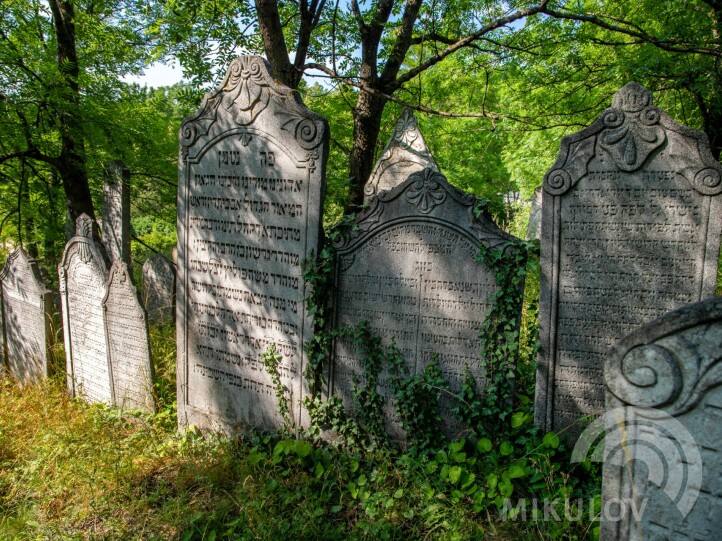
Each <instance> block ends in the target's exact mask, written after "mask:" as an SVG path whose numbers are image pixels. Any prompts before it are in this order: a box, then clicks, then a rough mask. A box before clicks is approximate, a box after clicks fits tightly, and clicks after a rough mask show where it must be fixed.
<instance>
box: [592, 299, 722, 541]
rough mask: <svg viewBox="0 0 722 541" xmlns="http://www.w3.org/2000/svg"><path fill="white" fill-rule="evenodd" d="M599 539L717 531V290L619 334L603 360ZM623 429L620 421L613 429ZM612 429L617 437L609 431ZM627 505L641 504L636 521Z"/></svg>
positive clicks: (720, 484) (714, 534) (721, 459)
mask: <svg viewBox="0 0 722 541" xmlns="http://www.w3.org/2000/svg"><path fill="white" fill-rule="evenodd" d="M604 378H605V381H606V384H607V398H606V406H607V409H608V410H609V411H610V416H611V417H614V419H617V420H618V423H619V424H617V425H615V426H614V429H613V430H608V431H607V434H606V438H605V442H606V443H607V449H606V453H607V457H606V460H605V462H604V469H603V481H602V486H603V505H607V506H608V507H610V508H612V505H615V504H617V502H623V506H624V509H625V510H626V512H625V513H624V514H622V519H621V520H611V519H615V518H616V516H617V514H618V512H617V513H610V516H609V517H605V520H603V521H602V524H601V539H602V540H603V541H613V540H617V539H629V540H631V541H639V540H643V539H695V540H697V539H700V540H701V539H717V538H718V537H719V531H718V530H719V517H720V516H722V386H721V385H720V384H722V298H720V297H716V298H711V299H708V300H705V301H703V302H701V303H696V304H691V305H687V306H684V307H683V308H680V309H678V310H675V311H673V312H671V313H668V314H666V315H664V316H662V317H660V318H658V319H656V320H654V321H651V322H649V323H648V324H646V325H644V326H643V327H641V328H639V329H637V330H635V331H634V332H632V333H631V334H630V335H628V336H627V337H626V338H625V339H624V340H623V341H622V342H621V343H620V344H619V345H618V346H617V348H616V349H615V351H614V353H613V355H612V356H611V357H610V359H609V360H608V361H607V363H606V364H605V367H604ZM622 427H623V428H622ZM612 436H616V437H612ZM632 505H634V506H636V509H638V510H643V512H642V515H641V520H636V519H635V518H634V515H633V514H632Z"/></svg>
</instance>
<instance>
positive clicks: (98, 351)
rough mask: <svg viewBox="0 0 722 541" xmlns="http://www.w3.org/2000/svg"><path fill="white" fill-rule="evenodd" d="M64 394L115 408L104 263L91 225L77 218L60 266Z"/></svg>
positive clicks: (106, 273)
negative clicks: (105, 314) (105, 320)
mask: <svg viewBox="0 0 722 541" xmlns="http://www.w3.org/2000/svg"><path fill="white" fill-rule="evenodd" d="M58 277H59V284H60V304H61V310H62V314H63V336H64V337H65V358H66V370H67V374H68V392H69V393H70V394H71V395H72V396H82V397H83V398H84V399H85V400H87V401H89V402H105V403H106V404H112V403H113V395H112V389H111V381H110V370H109V364H108V351H107V347H106V343H105V328H104V324H103V297H104V296H105V282H106V280H107V278H108V259H107V256H106V254H105V249H104V248H103V245H102V244H101V243H100V242H98V241H96V240H95V239H94V238H93V221H92V219H91V218H90V217H89V216H88V215H86V214H83V215H81V216H80V217H79V218H78V221H77V229H76V233H75V236H74V237H73V238H71V239H70V240H69V241H68V243H67V244H66V245H65V251H64V252H63V257H62V259H61V261H60V264H59V265H58Z"/></svg>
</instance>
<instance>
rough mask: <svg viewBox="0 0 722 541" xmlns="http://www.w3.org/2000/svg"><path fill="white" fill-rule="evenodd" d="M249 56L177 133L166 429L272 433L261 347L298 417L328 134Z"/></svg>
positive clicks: (271, 394) (270, 393) (270, 392)
mask: <svg viewBox="0 0 722 541" xmlns="http://www.w3.org/2000/svg"><path fill="white" fill-rule="evenodd" d="M269 73H270V66H269V65H268V64H267V63H266V62H265V61H264V60H263V59H262V58H260V57H254V56H244V57H240V58H236V59H235V60H233V62H231V64H230V66H229V68H228V73H227V74H226V77H225V79H224V80H223V82H222V84H221V86H220V87H219V88H218V89H216V90H215V91H213V92H211V93H210V94H208V95H206V97H205V98H204V101H203V103H202V104H201V108H200V111H199V112H198V113H196V114H195V115H193V116H191V117H188V118H186V119H185V120H184V121H183V124H182V125H181V129H180V168H179V183H178V290H177V291H178V298H177V303H178V308H177V316H178V320H177V334H178V420H179V424H180V426H185V425H187V424H191V423H192V424H194V425H196V426H199V427H210V428H213V429H218V430H224V431H233V432H235V431H238V430H243V429H245V428H247V427H256V428H260V429H274V428H278V427H279V426H282V419H281V418H280V416H279V414H278V407H277V406H278V404H277V399H276V396H275V390H274V388H273V385H272V382H271V379H270V377H269V376H268V375H267V373H266V372H265V370H264V367H263V364H262V361H261V358H262V355H263V353H264V352H265V351H267V350H268V348H269V347H270V346H271V345H272V344H276V346H277V350H278V351H279V352H280V353H281V355H282V356H283V362H282V363H281V366H280V368H279V371H280V373H281V379H282V382H283V384H284V385H285V386H286V387H288V389H289V394H290V396H289V397H288V398H289V399H290V401H291V403H292V414H293V417H294V418H295V419H296V421H297V422H298V421H299V420H300V416H301V406H300V402H301V396H302V392H303V391H302V378H303V376H302V374H303V371H304V369H305V354H304V351H303V344H304V342H305V341H307V340H308V339H309V338H310V337H311V335H312V333H313V326H312V321H311V318H310V317H309V316H308V315H307V314H306V309H305V302H304V299H305V297H306V294H307V291H306V287H305V284H304V280H303V275H302V265H303V262H304V260H305V259H307V258H312V257H314V256H315V254H316V253H317V248H318V243H319V236H320V233H321V208H322V196H323V192H324V186H325V176H324V175H325V164H326V157H327V148H328V143H327V141H328V128H327V124H326V121H325V119H323V117H321V116H319V115H317V114H315V113H313V112H312V111H310V110H308V109H306V107H304V106H303V104H302V103H301V101H300V99H299V98H298V95H297V94H296V93H295V92H294V91H292V90H291V89H289V88H286V87H284V86H281V85H279V84H278V83H276V82H275V81H274V80H273V79H272V78H271V76H270V75H269Z"/></svg>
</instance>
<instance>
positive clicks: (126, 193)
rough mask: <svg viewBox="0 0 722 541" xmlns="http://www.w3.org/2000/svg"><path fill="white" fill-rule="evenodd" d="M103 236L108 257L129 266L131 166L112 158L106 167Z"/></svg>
mask: <svg viewBox="0 0 722 541" xmlns="http://www.w3.org/2000/svg"><path fill="white" fill-rule="evenodd" d="M101 224H102V227H101V229H102V236H103V244H104V245H105V250H106V252H107V253H108V258H109V259H110V261H111V262H112V261H115V260H116V259H122V260H123V261H125V264H126V265H128V266H130V264H131V261H130V169H128V168H127V167H126V166H125V164H124V163H123V162H120V161H113V162H110V163H109V164H108V165H106V167H105V183H104V184H103V219H102V222H101Z"/></svg>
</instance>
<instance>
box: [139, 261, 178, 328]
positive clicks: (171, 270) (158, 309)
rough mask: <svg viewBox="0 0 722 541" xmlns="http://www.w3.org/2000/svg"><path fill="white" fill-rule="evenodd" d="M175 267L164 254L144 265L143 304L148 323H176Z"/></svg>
mask: <svg viewBox="0 0 722 541" xmlns="http://www.w3.org/2000/svg"><path fill="white" fill-rule="evenodd" d="M175 282H176V268H175V265H174V264H173V263H172V262H171V261H170V259H168V258H167V257H165V256H163V255H162V254H156V255H154V256H153V257H151V258H148V259H147V260H146V262H145V263H143V304H144V306H145V310H146V312H147V314H148V321H151V322H154V323H160V324H162V323H166V322H170V321H175Z"/></svg>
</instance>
